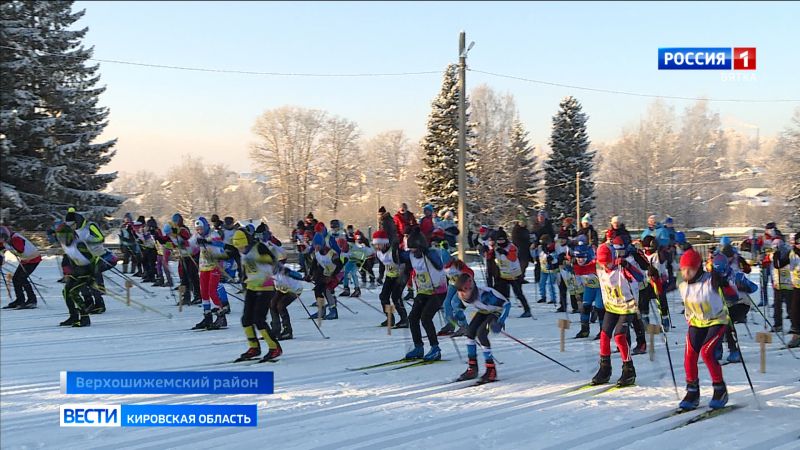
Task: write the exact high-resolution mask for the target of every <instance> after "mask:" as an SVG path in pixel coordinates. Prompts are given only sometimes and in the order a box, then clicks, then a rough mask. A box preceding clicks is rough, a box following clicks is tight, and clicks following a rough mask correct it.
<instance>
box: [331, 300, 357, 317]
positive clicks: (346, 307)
mask: <svg viewBox="0 0 800 450" xmlns="http://www.w3.org/2000/svg"><path fill="white" fill-rule="evenodd" d="M336 304H337V305H342V308H344V309H346V310H348V311H350V312H351V313H352V314H353V315H356V314H358V311H353V310H352V309H350V308H349V307H348V306H347V305H345V304H344V303H342V301H341V300H338V301H337V302H336Z"/></svg>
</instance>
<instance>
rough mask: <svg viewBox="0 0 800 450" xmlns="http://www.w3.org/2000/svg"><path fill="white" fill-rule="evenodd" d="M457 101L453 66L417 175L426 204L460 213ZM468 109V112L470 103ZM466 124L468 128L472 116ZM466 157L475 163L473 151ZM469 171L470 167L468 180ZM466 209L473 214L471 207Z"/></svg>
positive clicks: (425, 139) (434, 113)
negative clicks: (420, 168) (419, 171)
mask: <svg viewBox="0 0 800 450" xmlns="http://www.w3.org/2000/svg"><path fill="white" fill-rule="evenodd" d="M458 100H459V90H458V68H457V67H456V65H454V64H451V65H449V66H447V69H446V70H445V73H444V78H443V80H442V89H441V91H440V93H439V95H438V96H437V97H436V98H435V99H434V100H433V102H432V103H431V113H430V115H429V116H428V130H427V132H426V133H425V137H423V138H422V143H421V145H422V162H423V164H424V167H423V169H422V172H421V173H420V174H418V175H417V184H418V185H419V187H420V190H421V191H422V198H423V200H424V201H426V202H429V203H431V204H432V205H434V207H435V208H436V210H441V209H442V208H445V207H446V208H452V209H453V210H458ZM466 107H467V110H469V102H467V104H466ZM466 122H467V124H468V126H469V123H470V121H469V114H467V120H466ZM471 143H472V132H471V130H470V129H467V145H468V146H469V145H471ZM467 154H468V160H469V159H472V158H471V157H470V155H473V153H472V150H471V149H469V148H468V149H467ZM468 162H469V161H468ZM470 167H472V166H470V165H469V164H468V165H467V169H468V174H467V176H468V177H470V176H471V174H470V173H469V169H470ZM472 181H473V182H474V180H472ZM467 191H469V188H467ZM467 209H468V210H472V208H471V207H470V206H469V205H467Z"/></svg>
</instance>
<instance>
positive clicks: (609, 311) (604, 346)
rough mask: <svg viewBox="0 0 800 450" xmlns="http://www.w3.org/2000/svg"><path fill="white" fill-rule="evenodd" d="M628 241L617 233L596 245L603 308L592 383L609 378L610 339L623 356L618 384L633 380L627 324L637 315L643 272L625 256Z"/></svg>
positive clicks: (633, 381) (634, 371)
mask: <svg viewBox="0 0 800 450" xmlns="http://www.w3.org/2000/svg"><path fill="white" fill-rule="evenodd" d="M626 253H627V244H626V243H625V242H624V240H623V238H622V237H620V236H617V237H615V238H614V239H613V240H612V241H611V243H608V242H606V243H605V244H603V245H600V246H599V247H598V248H597V263H598V264H599V265H600V267H599V268H598V269H597V277H598V279H599V280H600V289H601V292H602V295H603V306H604V308H605V310H606V313H605V316H604V317H603V324H602V328H601V331H600V369H599V370H598V371H597V374H595V376H594V378H592V382H591V383H592V384H593V385H597V384H605V383H608V380H609V379H611V339H612V336H613V339H614V342H615V343H616V344H617V348H618V349H619V354H620V356H621V357H622V375H621V376H620V378H619V380H617V386H630V385H632V384H634V383H635V382H636V370H635V369H634V367H633V360H632V359H631V355H630V347H629V345H628V328H629V326H630V324H631V323H632V322H633V320H634V319H635V318H636V314H637V312H638V310H637V303H638V293H639V283H640V282H642V281H643V280H644V274H642V272H641V271H640V270H639V269H638V267H637V266H636V262H635V261H634V260H633V257H631V256H627V257H626V256H625V255H626Z"/></svg>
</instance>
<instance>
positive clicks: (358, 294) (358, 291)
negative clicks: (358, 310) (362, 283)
mask: <svg viewBox="0 0 800 450" xmlns="http://www.w3.org/2000/svg"><path fill="white" fill-rule="evenodd" d="M350 297H361V288H360V287H357V288H355V289H354V290H353V293H352V294H350Z"/></svg>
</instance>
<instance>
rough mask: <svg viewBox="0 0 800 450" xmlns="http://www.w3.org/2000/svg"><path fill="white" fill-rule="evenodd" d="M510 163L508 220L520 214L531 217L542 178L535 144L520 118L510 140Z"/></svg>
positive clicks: (507, 194) (515, 124) (507, 165)
mask: <svg viewBox="0 0 800 450" xmlns="http://www.w3.org/2000/svg"><path fill="white" fill-rule="evenodd" d="M509 147H510V148H509V152H508V163H507V164H506V167H508V168H509V169H510V174H509V175H510V176H509V181H510V184H509V188H508V191H507V192H506V198H507V200H508V201H507V207H506V214H507V216H509V217H507V219H508V220H513V219H516V218H517V217H519V216H523V217H526V218H527V217H529V216H531V215H532V214H533V211H534V210H535V209H536V207H537V206H538V205H537V200H536V198H537V196H538V193H539V183H540V182H541V178H540V175H539V169H538V168H537V164H536V156H535V155H534V153H533V151H534V146H533V145H531V144H530V141H529V140H528V132H527V131H525V127H524V126H523V125H522V122H520V121H519V120H516V121H514V125H513V127H512V128H511V136H510V142H509Z"/></svg>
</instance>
